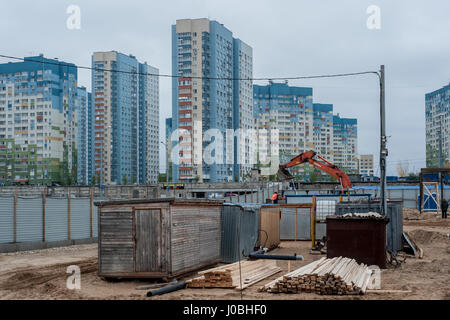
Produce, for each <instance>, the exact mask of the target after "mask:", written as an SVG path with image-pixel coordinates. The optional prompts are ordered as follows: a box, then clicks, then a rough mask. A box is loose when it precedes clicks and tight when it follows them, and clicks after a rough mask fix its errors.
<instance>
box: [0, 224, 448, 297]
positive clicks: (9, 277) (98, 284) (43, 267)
mask: <svg viewBox="0 0 450 320" xmlns="http://www.w3.org/2000/svg"><path fill="white" fill-rule="evenodd" d="M404 230H405V231H408V232H409V234H410V235H411V236H412V238H413V239H414V240H415V241H416V243H417V244H418V245H419V246H421V247H422V248H423V250H424V257H423V259H417V258H414V257H411V256H406V261H405V262H404V263H403V264H402V265H401V267H399V268H393V267H390V268H388V269H386V270H383V271H382V274H381V287H382V289H397V290H398V289H400V290H412V292H411V293H406V294H405V293H400V294H387V295H386V294H383V295H381V294H366V295H364V296H319V295H315V294H312V293H302V294H295V295H288V294H270V293H265V292H264V293H261V292H258V287H259V286H260V285H262V284H264V283H267V282H269V281H270V280H272V279H275V278H276V277H279V276H280V274H282V273H279V274H277V275H274V276H272V277H270V278H267V279H265V280H263V281H261V282H260V283H257V284H255V285H253V286H252V287H249V288H247V289H246V290H244V291H243V298H244V299H259V300H262V299H364V300H365V299H389V300H392V299H420V300H423V299H450V239H449V236H448V234H449V233H450V223H449V220H447V221H443V220H441V219H440V218H437V217H428V218H427V219H424V220H405V221H404ZM309 247H310V242H309V241H307V242H303V241H301V242H293V241H288V242H282V243H281V246H280V248H278V249H276V250H274V251H273V253H280V254H293V253H297V254H301V255H303V256H304V257H305V260H304V261H293V262H291V269H294V268H298V267H300V266H302V265H305V264H307V263H309V262H311V261H313V260H315V259H318V258H320V256H317V255H310V254H309ZM402 258H404V257H401V259H402ZM69 265H78V266H79V267H80V268H81V290H69V289H67V288H66V280H67V277H68V276H69V274H67V273H66V268H67V266H69ZM278 265H279V266H280V267H282V269H283V272H284V273H286V272H287V268H288V267H287V266H288V262H287V261H278ZM96 271H97V246H96V245H95V244H93V245H82V246H73V247H66V248H58V249H48V250H39V251H35V252H21V253H14V254H0V299H149V298H147V297H146V291H145V290H144V291H142V290H136V287H137V286H140V285H143V284H149V283H151V282H149V281H137V280H122V281H118V282H107V281H104V280H102V279H100V278H99V277H98V276H97V273H96ZM240 297H241V294H240V293H239V292H238V291H235V290H233V289H184V290H180V291H177V292H173V293H169V294H166V295H164V296H157V297H153V298H152V299H240Z"/></svg>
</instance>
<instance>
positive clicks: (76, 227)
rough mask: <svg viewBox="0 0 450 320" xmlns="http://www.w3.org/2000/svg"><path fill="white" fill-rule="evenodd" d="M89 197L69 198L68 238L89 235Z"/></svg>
mask: <svg viewBox="0 0 450 320" xmlns="http://www.w3.org/2000/svg"><path fill="white" fill-rule="evenodd" d="M90 201H91V199H90V198H73V199H70V238H71V239H87V238H89V237H90V236H91V222H90V221H91V218H90V217H91V213H90Z"/></svg>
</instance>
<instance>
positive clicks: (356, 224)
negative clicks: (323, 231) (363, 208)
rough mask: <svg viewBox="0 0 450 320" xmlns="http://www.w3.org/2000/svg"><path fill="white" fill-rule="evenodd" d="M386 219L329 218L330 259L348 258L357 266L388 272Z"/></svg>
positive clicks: (328, 240)
mask: <svg viewBox="0 0 450 320" xmlns="http://www.w3.org/2000/svg"><path fill="white" fill-rule="evenodd" d="M388 220H389V219H387V218H382V219H370V218H359V217H351V218H343V217H338V216H328V217H327V219H326V224H327V258H334V257H339V256H343V257H347V258H352V259H355V260H356V261H357V262H358V263H365V264H367V265H376V266H378V267H380V268H382V269H383V268H386V224H387V223H388Z"/></svg>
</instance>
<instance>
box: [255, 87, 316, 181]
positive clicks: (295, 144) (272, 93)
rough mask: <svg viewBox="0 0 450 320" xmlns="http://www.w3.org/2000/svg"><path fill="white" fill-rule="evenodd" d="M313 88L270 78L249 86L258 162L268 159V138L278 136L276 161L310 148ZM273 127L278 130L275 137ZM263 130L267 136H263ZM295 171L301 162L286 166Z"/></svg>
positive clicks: (286, 159)
mask: <svg viewBox="0 0 450 320" xmlns="http://www.w3.org/2000/svg"><path fill="white" fill-rule="evenodd" d="M312 96H313V89H312V88H303V87H292V86H289V85H288V84H287V83H274V82H270V83H269V85H265V86H261V85H254V86H253V108H254V109H253V110H254V113H253V115H254V118H255V121H256V127H257V130H258V140H259V143H258V150H259V154H260V155H262V154H266V155H268V156H269V158H266V159H263V157H262V156H260V158H259V165H265V164H267V162H268V161H270V160H271V159H270V156H271V152H270V139H273V140H277V138H278V146H279V150H278V154H279V161H280V163H286V162H288V161H289V160H290V159H292V158H293V157H295V156H296V155H298V154H300V153H302V152H305V151H308V150H310V149H313V148H314V139H313V137H314V136H313V129H314V128H313V123H314V113H313V102H312V101H313V100H312ZM273 129H277V130H278V137H276V133H274V130H273ZM266 134H267V137H263V136H264V135H266ZM290 171H291V173H292V174H294V175H298V174H301V173H303V172H304V166H296V167H293V168H292V169H290Z"/></svg>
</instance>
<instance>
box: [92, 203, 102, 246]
mask: <svg viewBox="0 0 450 320" xmlns="http://www.w3.org/2000/svg"><path fill="white" fill-rule="evenodd" d="M97 201H100V199H94V203H95V202H97ZM92 236H93V237H94V238H95V237H98V207H97V206H96V205H94V210H93V211H92Z"/></svg>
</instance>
